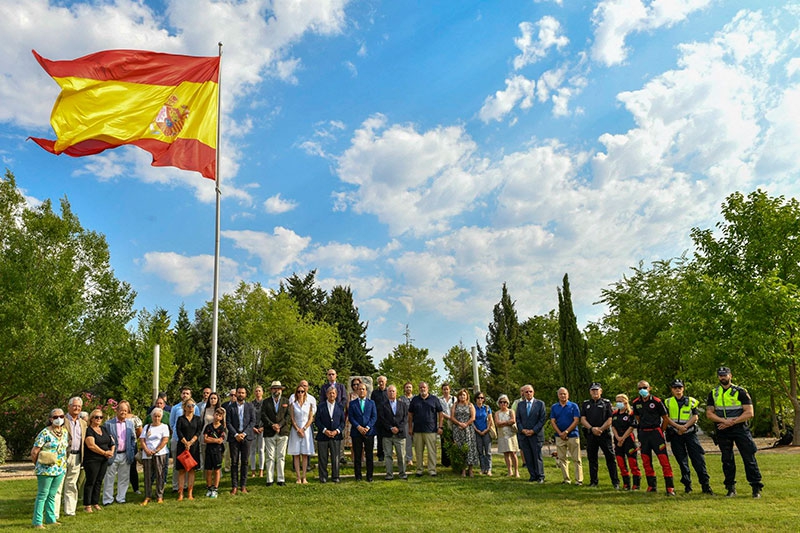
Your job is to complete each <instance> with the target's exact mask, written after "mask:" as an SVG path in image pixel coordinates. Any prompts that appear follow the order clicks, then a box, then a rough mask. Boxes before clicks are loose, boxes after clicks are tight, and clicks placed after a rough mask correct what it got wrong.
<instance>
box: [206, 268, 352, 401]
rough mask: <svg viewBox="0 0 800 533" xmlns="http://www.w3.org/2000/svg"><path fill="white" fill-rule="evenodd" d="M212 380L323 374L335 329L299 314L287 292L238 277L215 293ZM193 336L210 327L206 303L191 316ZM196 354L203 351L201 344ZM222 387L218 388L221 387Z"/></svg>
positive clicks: (252, 381)
mask: <svg viewBox="0 0 800 533" xmlns="http://www.w3.org/2000/svg"><path fill="white" fill-rule="evenodd" d="M219 306H220V307H219V308H220V316H219V340H220V342H219V349H218V360H217V382H218V383H221V384H224V385H223V386H225V387H227V386H230V387H233V386H238V385H242V386H245V387H247V388H248V389H250V390H252V388H253V387H254V386H255V385H256V384H263V383H266V382H267V381H272V380H273V379H279V380H281V381H286V382H287V383H296V382H298V381H300V379H308V380H309V381H313V377H314V376H321V375H324V374H325V372H324V370H325V369H326V368H329V367H330V365H331V363H332V362H333V358H334V356H335V354H336V350H337V349H338V347H339V344H340V341H339V336H338V334H337V332H336V328H335V327H333V326H331V325H329V324H326V323H324V322H316V321H313V320H312V319H311V318H310V317H306V316H303V315H301V313H300V312H299V310H298V308H297V304H296V303H295V301H294V300H293V299H292V298H290V297H289V295H288V294H287V293H285V292H284V293H275V292H273V291H269V290H265V289H264V288H263V287H262V286H261V285H260V284H258V283H254V284H247V283H244V282H242V283H241V284H240V285H239V286H238V287H237V289H236V290H235V291H234V292H233V293H231V294H225V295H223V296H222V297H221V298H220V304H219ZM196 329H197V331H198V332H200V333H199V334H198V339H207V338H210V336H209V337H206V336H205V335H204V334H203V332H206V331H208V332H210V331H211V302H209V303H208V304H207V305H206V306H205V307H204V308H203V309H202V310H201V312H198V315H197V318H196ZM198 351H200V353H203V352H205V353H209V352H210V347H207V345H205V344H202V345H200V347H199V348H198ZM223 390H224V389H223Z"/></svg>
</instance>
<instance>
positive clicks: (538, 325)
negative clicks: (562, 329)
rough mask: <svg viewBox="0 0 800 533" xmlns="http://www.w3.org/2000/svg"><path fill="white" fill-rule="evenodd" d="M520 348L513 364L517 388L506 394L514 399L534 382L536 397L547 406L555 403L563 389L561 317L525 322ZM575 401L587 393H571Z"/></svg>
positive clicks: (554, 316)
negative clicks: (559, 342)
mask: <svg viewBox="0 0 800 533" xmlns="http://www.w3.org/2000/svg"><path fill="white" fill-rule="evenodd" d="M519 336H520V348H519V350H518V351H517V357H516V364H515V365H514V386H513V387H512V388H510V389H508V390H507V391H504V392H505V393H506V394H508V395H509V397H510V398H515V397H516V396H517V392H518V389H519V387H521V386H522V385H524V384H526V383H532V384H533V385H534V387H535V389H536V397H537V398H539V399H541V400H544V402H545V403H548V404H549V403H552V402H554V401H555V398H556V396H555V394H556V390H557V389H558V388H559V387H561V386H562V384H563V383H562V381H561V372H560V371H559V367H558V359H559V356H558V348H559V344H558V317H557V316H556V313H555V311H550V312H549V313H548V314H546V315H536V316H532V317H530V318H528V319H526V320H525V321H524V322H522V323H521V324H520V326H519ZM570 393H571V394H573V399H575V398H580V397H581V396H580V395H581V394H584V393H585V391H572V390H570Z"/></svg>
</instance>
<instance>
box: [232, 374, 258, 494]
mask: <svg viewBox="0 0 800 533" xmlns="http://www.w3.org/2000/svg"><path fill="white" fill-rule="evenodd" d="M246 398H247V389H246V388H244V387H239V388H238V389H236V401H235V402H233V401H232V402H230V403H229V404H228V407H227V408H226V409H225V412H226V417H225V418H226V420H227V424H228V444H229V447H230V450H231V494H236V493H238V492H241V493H242V494H247V461H248V459H249V458H250V444H251V443H252V442H253V426H255V423H256V413H255V409H254V408H253V404H251V403H249V402H246V401H245V399H246Z"/></svg>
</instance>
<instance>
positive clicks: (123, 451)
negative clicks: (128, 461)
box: [117, 450, 128, 455]
mask: <svg viewBox="0 0 800 533" xmlns="http://www.w3.org/2000/svg"><path fill="white" fill-rule="evenodd" d="M121 453H128V450H122V451H121V452H117V455H119V454H121Z"/></svg>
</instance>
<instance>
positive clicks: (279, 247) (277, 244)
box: [221, 226, 311, 276]
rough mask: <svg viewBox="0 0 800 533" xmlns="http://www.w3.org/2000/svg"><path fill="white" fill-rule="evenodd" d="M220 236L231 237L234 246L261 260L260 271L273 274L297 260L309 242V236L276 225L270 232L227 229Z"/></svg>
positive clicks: (278, 272) (280, 271) (283, 269)
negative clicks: (302, 235)
mask: <svg viewBox="0 0 800 533" xmlns="http://www.w3.org/2000/svg"><path fill="white" fill-rule="evenodd" d="M221 234H222V236H223V237H225V238H228V239H231V240H232V241H233V242H234V246H236V247H237V248H241V249H243V250H245V251H247V252H248V253H249V254H250V255H254V256H256V257H258V258H259V259H260V260H261V270H262V272H264V273H266V274H268V275H271V276H275V275H278V274H280V273H282V272H283V271H285V270H286V269H287V268H289V267H290V266H291V265H292V264H295V263H297V262H298V258H299V256H300V253H301V252H302V251H303V250H305V249H306V248H307V247H308V245H309V243H310V242H311V237H301V236H300V235H298V234H296V233H295V232H293V231H292V230H290V229H286V228H283V227H281V226H276V227H275V229H274V230H273V232H272V234H271V235H270V234H269V233H264V232H261V231H252V230H228V231H223V232H221Z"/></svg>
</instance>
